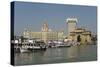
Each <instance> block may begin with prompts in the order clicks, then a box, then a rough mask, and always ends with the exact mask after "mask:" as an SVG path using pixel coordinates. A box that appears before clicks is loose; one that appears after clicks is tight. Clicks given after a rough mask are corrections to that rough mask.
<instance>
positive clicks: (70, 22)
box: [66, 18, 78, 36]
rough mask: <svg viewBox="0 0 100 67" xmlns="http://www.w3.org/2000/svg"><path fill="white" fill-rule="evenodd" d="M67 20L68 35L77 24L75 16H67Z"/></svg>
mask: <svg viewBox="0 0 100 67" xmlns="http://www.w3.org/2000/svg"><path fill="white" fill-rule="evenodd" d="M66 22H67V26H68V27H67V28H68V29H67V34H68V36H69V35H70V32H72V31H74V30H75V29H76V26H77V22H78V21H77V18H67V19H66Z"/></svg>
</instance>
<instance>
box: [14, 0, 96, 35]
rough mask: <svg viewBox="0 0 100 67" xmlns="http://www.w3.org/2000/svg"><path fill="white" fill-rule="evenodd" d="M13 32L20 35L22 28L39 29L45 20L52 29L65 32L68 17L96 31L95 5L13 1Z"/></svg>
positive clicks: (78, 24) (79, 24)
mask: <svg viewBox="0 0 100 67" xmlns="http://www.w3.org/2000/svg"><path fill="white" fill-rule="evenodd" d="M14 9H15V12H14V33H15V35H21V34H22V32H23V31H24V29H29V30H31V31H41V27H42V25H43V23H45V22H47V23H48V26H49V28H50V29H51V30H52V31H62V30H64V32H65V34H67V29H68V28H67V22H66V19H67V18H69V17H75V18H77V19H78V23H77V26H78V27H84V28H86V29H87V30H90V31H91V32H93V33H97V7H96V6H82V5H81V6H80V5H67V4H65V5H63V4H46V3H45V4H43V3H34V2H15V5H14Z"/></svg>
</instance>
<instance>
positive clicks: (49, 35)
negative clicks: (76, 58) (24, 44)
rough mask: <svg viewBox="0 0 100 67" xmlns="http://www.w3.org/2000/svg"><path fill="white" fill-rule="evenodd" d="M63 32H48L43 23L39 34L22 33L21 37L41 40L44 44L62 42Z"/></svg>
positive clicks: (46, 26)
mask: <svg viewBox="0 0 100 67" xmlns="http://www.w3.org/2000/svg"><path fill="white" fill-rule="evenodd" d="M63 35H64V33H63V32H56V31H49V27H48V24H47V23H44V24H43V26H42V28H41V31H40V32H33V31H30V32H29V31H24V32H23V37H24V38H29V39H35V40H42V41H44V42H45V43H47V42H48V41H51V40H52V41H57V40H63Z"/></svg>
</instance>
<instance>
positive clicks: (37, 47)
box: [28, 41, 47, 51]
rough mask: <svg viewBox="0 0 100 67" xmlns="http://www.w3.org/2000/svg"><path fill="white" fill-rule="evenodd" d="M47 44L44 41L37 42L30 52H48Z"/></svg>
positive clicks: (30, 48)
mask: <svg viewBox="0 0 100 67" xmlns="http://www.w3.org/2000/svg"><path fill="white" fill-rule="evenodd" d="M46 49H47V47H46V44H45V43H44V42H42V41H36V42H35V43H34V44H33V45H31V46H30V47H29V48H28V50H31V51H34V50H46Z"/></svg>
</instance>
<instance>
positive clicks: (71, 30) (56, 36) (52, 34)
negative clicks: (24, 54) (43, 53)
mask: <svg viewBox="0 0 100 67" xmlns="http://www.w3.org/2000/svg"><path fill="white" fill-rule="evenodd" d="M66 23H67V27H66V28H67V29H66V31H67V34H66V35H65V34H64V31H59V32H57V31H51V30H50V29H49V27H48V24H47V23H44V24H43V25H42V28H41V31H40V32H34V31H29V30H25V31H24V32H23V37H24V38H29V39H35V40H42V41H44V42H45V43H48V42H49V41H65V40H66V39H67V40H73V41H77V42H80V43H83V44H84V43H91V31H88V30H86V29H85V28H78V27H77V23H78V20H77V18H67V19H66Z"/></svg>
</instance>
